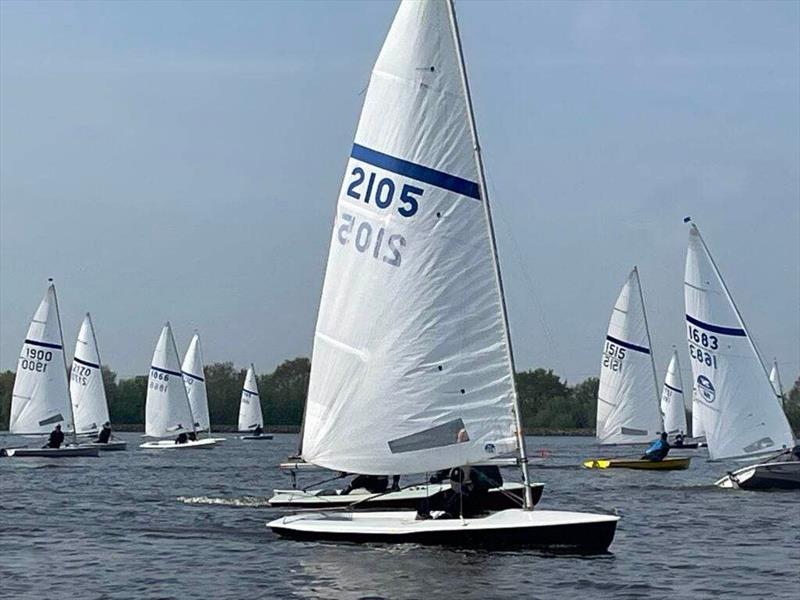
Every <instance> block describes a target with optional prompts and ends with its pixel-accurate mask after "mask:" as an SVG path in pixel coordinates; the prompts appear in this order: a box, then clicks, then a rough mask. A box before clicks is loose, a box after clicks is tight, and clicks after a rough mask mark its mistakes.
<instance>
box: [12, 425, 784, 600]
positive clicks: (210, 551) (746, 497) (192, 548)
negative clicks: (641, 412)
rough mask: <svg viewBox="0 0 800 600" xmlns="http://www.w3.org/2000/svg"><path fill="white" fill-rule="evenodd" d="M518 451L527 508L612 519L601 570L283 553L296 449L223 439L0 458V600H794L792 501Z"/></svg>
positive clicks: (522, 561) (582, 565)
mask: <svg viewBox="0 0 800 600" xmlns="http://www.w3.org/2000/svg"><path fill="white" fill-rule="evenodd" d="M122 437H124V438H126V439H128V441H129V444H130V445H131V446H133V447H135V446H136V442H138V441H139V440H138V436H136V435H135V434H123V435H122ZM6 439H7V438H6ZM2 443H3V439H2V438H1V437H0V445H2ZM531 445H532V446H533V452H538V451H539V450H540V449H546V450H548V451H549V454H550V457H549V458H548V460H547V461H546V462H545V463H543V464H541V465H540V468H535V469H533V479H534V480H537V481H542V482H544V483H545V484H546V486H547V487H546V488H545V492H544V495H543V497H542V501H541V503H540V506H541V507H542V508H549V509H564V510H584V511H604V512H614V511H616V512H617V513H618V514H619V515H621V516H622V521H621V522H620V525H619V528H618V532H617V537H616V540H615V542H614V544H613V545H612V546H611V554H608V555H603V556H591V557H586V556H563V555H555V556H554V555H551V554H549V553H547V552H542V551H535V550H528V551H524V552H510V551H504V552H487V551H468V550H457V549H442V548H435V547H423V546H417V545H407V546H394V547H392V546H382V545H355V544H343V545H336V544H331V543H326V544H316V543H309V542H292V541H287V540H281V539H280V538H277V537H275V536H274V535H273V534H272V533H271V532H270V531H269V530H268V529H267V528H266V527H265V523H266V522H267V521H269V520H271V519H273V518H275V517H277V516H279V515H280V514H283V511H282V510H276V509H271V508H269V507H268V505H267V502H266V500H267V498H268V497H269V493H270V491H271V490H272V489H273V488H274V487H281V488H285V487H287V486H288V485H289V477H288V475H286V474H284V473H281V472H280V471H278V470H277V469H276V468H274V465H276V464H277V463H278V462H279V461H280V460H281V459H282V458H283V457H284V456H285V455H286V454H288V453H289V452H292V451H293V450H294V449H295V448H296V438H295V436H288V435H286V436H282V435H281V436H276V438H275V439H274V440H273V441H272V442H265V443H259V444H247V443H246V442H241V441H239V440H238V439H235V438H232V439H230V440H228V442H226V443H225V444H222V445H220V446H218V447H217V448H215V449H214V450H212V451H206V452H198V453H192V452H185V453H166V452H165V453H158V452H153V453H146V452H142V451H139V450H136V449H133V450H129V451H127V452H120V453H117V452H115V453H109V454H107V455H102V456H101V457H100V458H98V459H89V458H84V459H76V460H73V461H64V462H56V461H42V460H39V459H34V460H33V461H28V460H24V461H23V460H13V459H0V507H2V509H0V590H2V593H0V597H3V598H6V597H8V598H14V599H16V598H35V599H37V600H39V599H40V598H43V597H50V596H59V597H65V598H70V597H81V598H87V599H93V598H108V599H116V598H120V599H121V598H186V597H190V596H191V597H198V598H237V599H238V598H248V599H249V598H286V597H289V598H292V597H293V598H343V599H349V598H393V599H394V598H430V597H444V598H458V599H459V600H461V599H464V598H503V597H512V596H513V597H516V598H519V597H524V598H532V597H534V598H575V597H579V596H582V597H587V598H593V597H607V598H641V597H654V596H668V597H691V598H700V597H708V596H724V595H727V594H729V593H731V592H732V590H734V589H735V590H736V593H737V595H738V597H743V598H746V597H753V598H760V597H764V596H765V595H770V596H771V597H778V598H780V597H784V598H795V597H796V593H797V588H798V585H799V584H800V582H798V564H799V563H800V510H798V500H800V493H797V492H774V493H758V492H738V491H732V490H721V489H719V488H716V487H714V486H713V485H710V484H711V483H713V481H715V480H716V478H717V477H719V476H720V475H721V474H722V473H724V472H725V470H726V469H728V468H730V467H731V466H732V465H725V464H713V463H708V462H706V459H705V456H706V455H705V453H704V451H699V453H698V454H696V458H695V459H694V461H693V464H692V467H691V468H690V469H689V470H688V471H670V472H660V473H659V472H641V471H624V470H616V471H587V470H583V469H578V468H575V466H576V465H577V464H578V463H579V462H580V461H581V460H582V459H584V458H590V457H596V456H598V455H599V454H601V453H600V452H598V450H597V448H596V447H595V446H594V442H593V440H592V439H587V438H538V439H532V440H531ZM626 452H627V453H629V452H630V450H623V449H614V450H612V451H611V452H610V453H609V452H608V451H606V450H604V451H603V452H602V454H603V455H607V454H612V455H613V454H618V455H620V454H625V453H626ZM508 473H509V475H510V474H511V473H513V471H509V472H508ZM324 478H325V474H324V473H305V474H303V475H301V477H300V483H301V485H307V484H310V483H312V482H313V481H314V480H315V479H324ZM509 478H510V477H509ZM409 482H410V480H409ZM732 582H735V583H732ZM76 590H77V591H76Z"/></svg>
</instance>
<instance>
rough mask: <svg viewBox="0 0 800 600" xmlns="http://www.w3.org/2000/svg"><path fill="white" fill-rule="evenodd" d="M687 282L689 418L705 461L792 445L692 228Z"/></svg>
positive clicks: (756, 357) (757, 360) (751, 346)
mask: <svg viewBox="0 0 800 600" xmlns="http://www.w3.org/2000/svg"><path fill="white" fill-rule="evenodd" d="M684 280H685V282H686V285H685V286H684V295H685V302H686V323H687V343H688V346H689V354H690V356H691V359H692V360H691V363H692V377H693V383H692V388H693V395H694V409H693V416H692V417H693V421H694V420H695V419H696V418H697V417H698V416H699V417H700V419H699V421H700V426H701V427H702V429H703V433H704V434H705V436H706V441H707V443H708V449H709V455H710V457H711V458H712V459H714V460H720V459H726V458H734V457H746V456H759V455H761V454H766V453H769V452H774V451H777V450H780V449H782V448H787V447H791V446H792V445H793V443H794V436H793V434H792V431H791V428H790V426H789V423H788V421H787V419H786V416H785V415H784V413H783V411H782V410H781V406H780V404H779V403H776V402H775V392H774V389H773V387H772V383H771V382H770V381H769V376H768V374H767V371H766V367H765V365H764V363H763V361H762V360H761V356H760V354H759V352H758V349H757V348H756V346H755V343H754V342H753V339H752V336H751V335H750V334H749V332H748V330H747V327H746V326H745V323H744V321H743V319H742V317H741V314H740V313H739V310H738V309H737V307H736V305H735V303H734V302H733V298H732V296H731V294H730V292H729V290H728V288H727V286H726V285H725V282H724V280H723V278H722V274H721V273H720V271H719V269H718V268H717V266H716V264H715V263H714V260H713V258H712V256H711V253H710V252H709V250H708V247H707V246H706V244H705V242H704V240H703V238H702V236H701V235H700V231H699V230H698V229H697V227H696V226H695V225H694V224H693V225H692V226H691V228H690V231H689V246H688V250H687V254H686V273H685V277H684ZM698 413H699V414H698ZM692 433H693V435H695V431H694V427H693V432H692Z"/></svg>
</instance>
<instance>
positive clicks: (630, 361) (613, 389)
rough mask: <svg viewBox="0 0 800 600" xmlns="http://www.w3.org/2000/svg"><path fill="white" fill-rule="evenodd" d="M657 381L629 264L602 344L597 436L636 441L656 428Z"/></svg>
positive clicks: (636, 278)
mask: <svg viewBox="0 0 800 600" xmlns="http://www.w3.org/2000/svg"><path fill="white" fill-rule="evenodd" d="M657 386H658V383H657V382H656V377H655V367H654V364H653V359H652V350H651V345H650V334H649V332H648V329H647V317H646V314H645V309H644V300H643V298H642V290H641V284H640V282H639V270H638V269H637V268H636V267H634V268H633V271H631V274H630V275H629V276H628V279H627V281H626V282H625V285H623V286H622V291H621V292H620V293H619V297H618V298H617V301H616V303H615V304H614V310H613V311H612V313H611V321H610V322H609V324H608V333H607V335H606V341H605V345H604V347H603V357H602V361H601V368H600V388H599V391H598V398H597V439H598V441H599V442H600V443H601V444H634V443H639V444H641V443H645V442H647V441H648V440H649V439H650V438H652V437H653V436H654V435H656V434H657V433H658V432H660V431H661V430H662V423H661V412H660V409H659V400H658V387H657Z"/></svg>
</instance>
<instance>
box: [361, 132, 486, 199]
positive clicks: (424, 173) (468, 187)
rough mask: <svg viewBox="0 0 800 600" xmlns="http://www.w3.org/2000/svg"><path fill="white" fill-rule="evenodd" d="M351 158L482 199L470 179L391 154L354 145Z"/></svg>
mask: <svg viewBox="0 0 800 600" xmlns="http://www.w3.org/2000/svg"><path fill="white" fill-rule="evenodd" d="M350 156H351V157H352V158H355V159H356V160H360V161H363V162H365V163H368V164H370V165H372V166H374V167H378V168H379V169H385V170H387V171H391V172H392V173H397V174H398V175H402V176H403V177H409V178H410V179H416V180H417V181H422V182H423V183H429V184H431V185H435V186H436V187H440V188H443V189H445V190H448V191H451V192H455V193H456V194H461V195H462V196H467V197H468V198H473V199H475V200H480V199H481V192H480V187H479V186H478V184H477V183H475V182H474V181H470V180H468V179H462V178H461V177H457V176H455V175H450V174H449V173H445V172H444V171H437V170H436V169H431V168H430V167H424V166H422V165H418V164H416V163H412V162H409V161H407V160H403V159H402V158H397V157H394V156H390V155H389V154H384V153H383V152H378V151H377V150H372V149H370V148H367V147H366V146H359V145H358V144H353V151H352V152H351V153H350Z"/></svg>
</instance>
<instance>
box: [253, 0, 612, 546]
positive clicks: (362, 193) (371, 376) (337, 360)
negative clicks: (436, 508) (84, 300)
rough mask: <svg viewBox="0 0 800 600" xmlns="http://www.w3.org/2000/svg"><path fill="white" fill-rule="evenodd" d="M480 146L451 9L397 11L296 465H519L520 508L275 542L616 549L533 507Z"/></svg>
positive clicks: (317, 340)
mask: <svg viewBox="0 0 800 600" xmlns="http://www.w3.org/2000/svg"><path fill="white" fill-rule="evenodd" d="M479 148H480V146H479V144H478V140H477V135H476V132H475V123H474V120H473V117H472V108H471V102H470V99H469V88H468V85H467V79H466V72H465V70H464V64H463V58H462V55H461V46H460V43H459V38H458V30H457V25H456V20H455V13H454V8H453V4H452V2H450V1H444V0H431V1H425V2H412V1H408V0H406V1H404V2H402V3H401V4H400V7H399V8H398V11H397V15H396V17H395V19H394V22H393V24H392V27H391V29H390V31H389V33H388V36H387V38H386V41H385V43H384V45H383V49H382V50H381V53H380V56H379V57H378V60H377V62H376V64H375V67H374V69H373V72H372V76H371V79H370V83H369V87H368V90H367V93H366V98H365V100H364V106H363V109H362V114H361V120H360V122H359V126H358V131H357V133H356V138H355V144H354V145H353V150H352V153H351V156H350V160H349V163H348V165H347V171H346V174H345V180H344V182H343V184H342V188H341V192H340V196H339V200H338V209H337V215H336V222H335V224H334V227H333V232H332V239H331V247H330V254H329V257H328V264H327V269H326V274H325V283H324V286H323V292H322V299H321V302H320V308H319V315H318V320H317V325H316V330H315V335H314V350H313V360H312V361H311V377H310V381H309V390H308V398H307V402H306V416H305V426H304V430H303V443H302V448H303V458H304V459H305V460H306V461H307V462H310V463H314V464H317V465H319V466H322V467H325V468H327V469H331V470H334V471H344V472H347V473H362V474H372V475H385V474H401V475H405V474H412V473H420V472H428V473H432V472H435V471H438V470H442V469H448V468H452V467H456V466H460V465H469V464H474V463H479V462H483V461H485V460H486V459H487V458H490V457H492V456H497V455H502V454H507V453H514V452H519V456H520V457H521V467H522V475H523V479H524V485H525V487H524V488H523V492H524V493H523V496H524V507H523V508H512V509H506V510H501V511H498V512H494V513H491V514H489V515H488V516H478V517H470V516H466V517H464V518H461V519H445V518H434V519H422V520H417V519H415V516H416V512H415V511H385V512H381V511H369V510H365V511H335V510H334V511H315V512H308V513H305V514H300V515H295V516H287V517H283V518H280V519H276V520H274V521H272V522H271V523H269V524H268V526H269V527H270V528H272V530H273V531H275V532H276V533H278V534H279V535H281V536H285V537H290V538H299V539H330V540H349V541H370V542H391V543H403V542H419V543H431V544H459V545H484V546H485V545H488V546H566V547H572V548H575V547H578V548H581V549H583V550H586V551H605V550H606V549H607V548H608V546H609V544H610V543H611V541H612V540H613V537H614V533H615V531H616V526H617V521H618V520H619V518H618V517H616V516H613V515H600V514H584V513H572V512H557V511H541V510H533V500H532V490H531V489H530V487H529V477H528V465H527V462H526V459H527V455H526V449H525V440H524V437H523V434H522V428H521V424H520V420H519V410H518V406H517V393H516V388H515V384H514V377H513V372H514V371H513V366H514V363H513V356H512V352H511V344H510V338H509V335H508V326H507V318H506V312H505V303H504V299H503V293H502V283H501V279H500V271H499V268H498V263H497V253H496V248H495V243H494V232H493V229H492V224H491V214H490V212H489V204H488V197H487V194H486V186H485V185H484V177H483V170H482V164H481V160H480V151H479Z"/></svg>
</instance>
